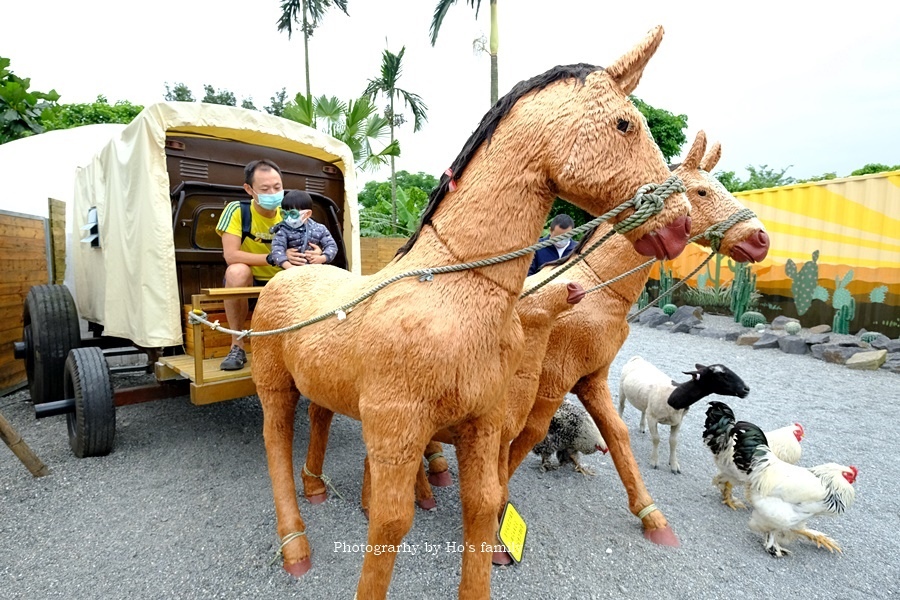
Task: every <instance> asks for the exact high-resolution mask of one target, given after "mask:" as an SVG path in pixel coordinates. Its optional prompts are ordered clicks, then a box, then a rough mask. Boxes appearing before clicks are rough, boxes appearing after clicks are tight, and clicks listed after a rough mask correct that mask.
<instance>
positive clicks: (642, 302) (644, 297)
mask: <svg viewBox="0 0 900 600" xmlns="http://www.w3.org/2000/svg"><path fill="white" fill-rule="evenodd" d="M637 304H638V309H639V310H640V309H642V308H647V305H648V304H650V293H649V292H648V291H647V288H646V287H645V288H644V289H643V290H641V295H640V296H638V303H637Z"/></svg>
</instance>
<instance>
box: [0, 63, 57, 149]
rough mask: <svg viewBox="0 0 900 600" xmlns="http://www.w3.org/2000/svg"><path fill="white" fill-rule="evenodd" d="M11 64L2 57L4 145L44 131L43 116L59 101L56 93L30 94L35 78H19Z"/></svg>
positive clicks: (0, 88) (1, 136) (0, 115)
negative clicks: (11, 68)
mask: <svg viewBox="0 0 900 600" xmlns="http://www.w3.org/2000/svg"><path fill="white" fill-rule="evenodd" d="M10 62H11V61H10V59H8V58H3V57H2V56H0V144H5V143H6V142H11V141H13V140H17V139H19V138H23V137H27V136H29V135H33V134H35V133H41V132H42V131H44V127H43V125H42V124H41V115H42V113H43V112H44V111H45V110H47V109H48V108H50V107H51V106H53V103H55V102H56V101H57V100H59V94H57V93H56V90H50V91H49V92H37V91H33V90H32V91H29V89H28V88H30V87H31V79H29V78H27V77H26V78H22V77H19V76H17V75H15V74H14V73H13V72H12V71H11V70H9V68H8V67H9V65H10Z"/></svg>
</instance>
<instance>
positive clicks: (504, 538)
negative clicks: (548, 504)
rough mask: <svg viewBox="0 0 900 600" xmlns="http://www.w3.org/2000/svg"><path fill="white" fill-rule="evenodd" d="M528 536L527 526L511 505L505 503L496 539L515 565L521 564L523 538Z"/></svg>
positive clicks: (523, 550) (510, 503)
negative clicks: (504, 547)
mask: <svg viewBox="0 0 900 600" xmlns="http://www.w3.org/2000/svg"><path fill="white" fill-rule="evenodd" d="M527 535H528V524H527V523H525V519H523V518H522V515H520V514H519V511H517V510H516V507H515V506H513V505H512V502H507V503H506V507H505V508H504V509H503V516H501V517H500V530H499V531H498V532H497V538H498V539H499V540H500V542H501V543H502V544H503V545H504V546H506V550H507V551H508V552H509V555H510V556H511V557H512V559H513V560H514V561H516V562H517V563H520V562H522V553H523V552H525V536H527Z"/></svg>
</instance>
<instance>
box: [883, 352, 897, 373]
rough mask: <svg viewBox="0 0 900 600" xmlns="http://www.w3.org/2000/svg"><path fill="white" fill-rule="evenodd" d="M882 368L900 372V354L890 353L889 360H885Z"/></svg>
mask: <svg viewBox="0 0 900 600" xmlns="http://www.w3.org/2000/svg"><path fill="white" fill-rule="evenodd" d="M881 368H882V369H885V370H887V371H890V372H891V373H897V374H900V354H888V356H887V360H885V361H884V364H883V365H881Z"/></svg>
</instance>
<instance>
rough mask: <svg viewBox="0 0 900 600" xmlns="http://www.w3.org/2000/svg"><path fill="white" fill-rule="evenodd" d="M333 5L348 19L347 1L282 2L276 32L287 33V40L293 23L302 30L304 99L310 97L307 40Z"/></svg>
mask: <svg viewBox="0 0 900 600" xmlns="http://www.w3.org/2000/svg"><path fill="white" fill-rule="evenodd" d="M332 5H334V6H336V7H338V8H339V9H341V10H342V11H343V13H344V14H345V15H347V16H348V17H349V16H350V13H348V12H347V0H282V1H281V17H280V18H279V19H278V31H279V32H281V31H287V34H288V39H291V34H292V33H293V32H294V29H293V25H294V23H298V24H300V26H301V27H300V28H301V29H302V30H303V57H304V60H305V63H306V97H307V98H309V97H311V92H310V91H309V38H310V37H311V36H312V34H313V31H314V30H315V29H316V27H318V26H319V24H320V23H321V22H322V19H323V18H325V11H327V10H328V9H329V8H331V6H332Z"/></svg>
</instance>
